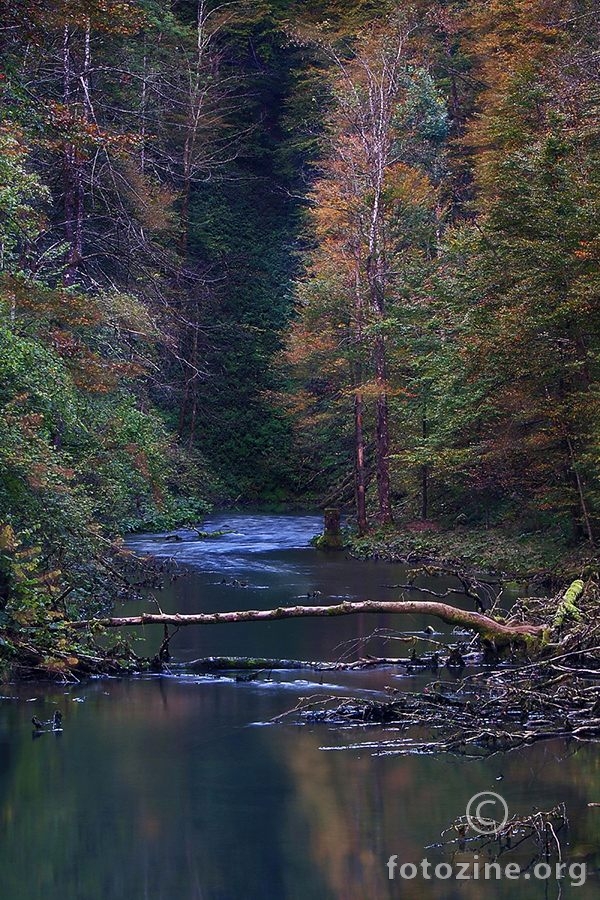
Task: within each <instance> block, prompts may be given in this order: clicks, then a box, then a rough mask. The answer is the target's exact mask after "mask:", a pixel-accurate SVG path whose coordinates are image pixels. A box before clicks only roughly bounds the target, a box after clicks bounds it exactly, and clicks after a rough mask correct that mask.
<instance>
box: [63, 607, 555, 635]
mask: <svg viewBox="0 0 600 900" xmlns="http://www.w3.org/2000/svg"><path fill="white" fill-rule="evenodd" d="M361 613H387V614H393V615H417V616H435V617H436V618H438V619H441V620H442V622H445V623H446V624H447V625H457V626H460V627H462V628H467V629H469V630H471V631H474V632H475V633H477V634H479V636H480V637H482V638H484V639H486V640H488V641H492V642H493V643H494V644H495V645H496V646H506V645H507V644H521V645H523V644H525V645H529V644H530V643H531V642H533V643H535V642H537V641H541V640H542V638H543V636H544V631H545V630H546V629H545V626H543V625H531V624H524V625H509V624H505V623H504V622H498V621H497V620H496V619H492V618H491V617H489V616H486V615H483V614H482V613H477V612H470V611H468V610H463V609H456V608H455V607H454V606H450V605H449V604H447V603H437V602H433V601H431V602H430V601H426V600H423V601H421V600H398V601H393V600H392V601H389V600H361V601H356V602H349V601H345V602H344V603H339V604H336V605H334V606H287V607H286V606H280V607H277V608H276V609H249V610H239V611H235V612H216V613H193V614H182V613H142V614H140V615H137V616H113V617H111V618H104V619H85V620H82V621H75V622H70V623H69V625H70V627H72V628H91V627H102V628H131V627H135V626H139V625H176V626H178V627H182V626H185V625H221V624H225V623H227V622H269V621H273V620H276V619H297V618H307V617H323V618H327V617H332V616H350V615H357V614H361Z"/></svg>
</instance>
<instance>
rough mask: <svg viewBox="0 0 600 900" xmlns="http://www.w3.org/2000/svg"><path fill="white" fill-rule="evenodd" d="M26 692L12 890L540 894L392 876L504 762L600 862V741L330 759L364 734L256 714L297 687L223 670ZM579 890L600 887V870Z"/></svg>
mask: <svg viewBox="0 0 600 900" xmlns="http://www.w3.org/2000/svg"><path fill="white" fill-rule="evenodd" d="M14 696H15V697H16V698H18V699H15V700H5V701H3V703H2V705H1V706H0V712H1V725H2V728H1V742H0V752H1V758H2V761H3V770H2V776H1V779H0V813H1V816H2V823H3V839H2V843H1V846H0V865H1V866H2V872H3V891H2V897H6V898H11V900H34V898H35V900H38V898H40V897H44V898H48V900H58V898H61V900H64V898H73V900H76V898H77V900H79V898H82V900H96V898H98V900H100V898H102V900H105V898H115V900H116V898H131V900H134V898H152V900H159V898H161V900H162V898H165V900H176V898H188V897H190V898H192V897H194V898H196V897H197V898H204V900H225V898H226V900H233V898H243V900H254V898H256V900H258V898H261V900H262V898H265V897H268V898H271V897H273V898H286V900H287V898H294V900H295V898H298V900H300V898H305V900H312V898H315V900H327V898H332V900H333V898H335V900H364V898H374V900H377V898H388V897H399V896H402V897H409V898H413V897H414V898H415V900H416V898H417V897H423V896H426V897H432V898H438V897H439V898H440V900H442V898H444V900H447V898H449V897H454V896H459V895H460V896H462V897H466V898H471V897H473V898H475V897H482V896H486V897H488V896H491V897H498V898H504V897H508V896H509V894H510V896H512V897H514V896H518V897H523V898H530V897H534V898H535V897H540V898H541V897H543V896H544V892H543V888H544V886H543V884H540V885H538V884H531V883H530V884H528V885H526V886H523V885H519V884H518V883H515V882H502V883H501V882H499V883H485V884H484V883H475V882H473V883H471V884H469V883H464V884H462V885H458V886H457V885H451V884H449V883H447V882H439V883H434V882H423V881H421V880H416V881H415V882H405V883H403V884H400V883H399V882H390V881H389V879H388V876H387V868H386V866H385V863H386V861H387V859H388V857H389V856H390V855H391V854H392V853H395V854H398V857H399V859H400V860H401V861H406V862H410V861H414V862H418V861H419V860H421V859H422V858H423V855H424V848H425V847H426V846H427V845H430V844H432V843H435V842H436V841H438V840H439V836H440V833H441V831H442V830H443V829H444V828H445V827H447V826H448V824H449V823H450V822H451V821H452V820H453V819H454V818H455V816H457V815H460V814H461V813H463V812H464V809H465V806H466V803H467V801H468V799H469V797H470V796H471V795H472V794H473V793H475V792H476V791H479V790H485V789H490V788H491V789H494V788H495V789H496V790H497V789H498V783H497V782H496V779H497V777H498V775H499V774H502V775H503V776H504V777H503V780H502V782H501V784H502V788H501V789H502V793H503V794H504V796H505V797H506V799H507V801H508V803H509V805H510V807H511V810H512V811H515V812H518V811H521V812H528V811H530V810H531V808H532V806H538V807H540V808H549V807H550V806H552V805H554V804H555V803H558V802H563V801H564V802H565V803H566V804H567V808H568V812H569V816H570V819H571V824H572V828H571V832H570V848H569V853H570V854H571V855H572V856H573V857H574V858H582V857H586V856H588V855H589V857H590V861H591V862H592V863H594V864H596V863H597V862H598V858H597V857H598V852H597V848H598V846H599V845H598V839H599V837H600V815H599V814H598V811H597V810H595V809H592V808H589V807H588V806H587V803H588V802H589V801H590V800H594V799H598V798H599V797H600V772H599V767H598V754H597V752H596V750H595V749H594V748H583V749H580V750H579V752H577V753H575V752H574V748H568V747H565V746H564V745H556V746H554V745H553V746H550V745H546V746H543V747H542V746H537V747H534V748H531V749H530V750H528V751H527V752H526V753H522V754H519V755H517V754H512V755H509V756H506V757H495V758H493V759H491V760H487V761H478V762H472V761H471V762H468V761H464V760H460V759H456V758H452V757H437V758H432V757H411V758H406V759H399V758H389V757H379V758H377V757H373V756H371V755H370V754H369V753H366V752H365V753H332V752H329V753H326V752H323V751H320V750H319V747H320V746H321V745H322V744H324V743H327V744H332V743H333V742H336V741H338V742H339V741H344V740H347V739H348V733H347V732H346V733H342V734H340V733H336V732H334V731H328V730H326V729H320V728H317V729H312V728H309V727H303V728H297V727H293V726H290V725H283V726H277V727H274V726H270V727H269V726H264V727H257V726H249V725H248V722H249V721H258V720H259V721H262V722H265V721H268V720H269V719H271V718H272V717H273V716H275V715H277V714H279V713H280V712H282V711H283V710H284V709H285V708H286V707H287V706H289V704H290V698H289V697H287V696H283V695H282V694H281V693H275V692H267V691H262V692H261V691H256V690H251V689H250V686H248V687H247V686H245V685H239V684H233V683H230V682H220V681H217V682H209V681H206V680H205V681H203V682H201V681H194V682H192V683H188V682H187V681H185V680H179V679H148V680H138V681H132V682H121V681H108V682H106V681H102V682H100V681H99V682H96V683H93V684H91V685H89V686H87V687H85V688H73V689H70V690H68V691H64V690H62V691H59V690H56V689H52V690H48V691H47V692H44V693H42V692H40V691H39V690H35V691H33V690H31V688H29V690H27V689H23V688H21V689H20V690H19V691H15V692H14ZM34 696H35V697H36V699H35V700H34V701H33V702H25V701H26V700H28V699H29V698H31V697H34ZM78 701H83V702H78ZM55 704H58V705H60V706H61V708H63V709H64V710H65V731H64V734H63V735H52V734H48V735H44V736H43V737H42V738H40V739H38V740H32V738H31V728H30V726H29V720H30V718H31V715H32V714H36V715H40V717H42V716H45V715H46V714H47V713H48V712H49V711H51V710H52V709H53V708H54V705H55ZM372 735H373V733H372V732H369V736H372ZM427 856H428V858H429V859H431V860H432V861H439V860H441V859H448V858H449V857H448V856H447V855H446V856H444V855H443V854H442V853H441V852H440V851H435V850H428V851H427ZM514 858H515V859H517V860H519V856H518V855H517V856H516V857H514ZM572 891H575V889H573V888H569V887H568V886H565V887H564V891H563V896H565V897H568V896H571V892H572ZM576 895H577V896H578V897H584V898H592V897H595V896H597V883H596V882H595V880H592V881H591V882H590V883H589V884H588V885H586V886H584V887H581V888H578V889H577V891H576ZM549 896H555V894H552V893H550V895H549Z"/></svg>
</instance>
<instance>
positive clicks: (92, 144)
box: [48, 101, 142, 158]
mask: <svg viewBox="0 0 600 900" xmlns="http://www.w3.org/2000/svg"><path fill="white" fill-rule="evenodd" d="M48 123H49V125H50V126H51V127H52V129H53V130H54V133H55V134H56V135H57V137H56V138H55V139H54V140H52V139H50V140H49V141H48V143H49V145H50V146H51V147H53V148H54V149H59V150H60V149H61V148H62V143H63V142H64V141H65V140H66V141H68V142H69V144H72V145H73V146H74V147H75V148H76V149H77V150H78V151H80V152H82V153H83V152H85V151H87V152H91V151H93V150H94V149H97V148H99V147H102V148H103V149H105V150H106V151H109V152H111V153H112V154H114V155H115V156H117V157H123V158H127V157H128V156H129V155H130V154H131V153H133V152H134V151H136V150H138V149H139V147H140V146H141V141H142V139H141V137H140V135H139V134H136V133H133V132H119V131H113V130H110V129H107V128H101V127H100V126H99V125H98V124H97V123H96V122H93V121H89V120H88V118H87V117H86V115H85V114H84V110H83V108H82V106H81V104H79V105H77V104H73V103H72V104H70V105H68V106H67V105H66V104H64V103H59V102H58V101H54V102H52V103H49V104H48Z"/></svg>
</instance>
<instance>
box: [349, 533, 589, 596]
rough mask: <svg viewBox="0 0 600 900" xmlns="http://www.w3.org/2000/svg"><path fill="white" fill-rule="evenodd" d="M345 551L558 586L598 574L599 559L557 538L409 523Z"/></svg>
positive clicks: (353, 540)
mask: <svg viewBox="0 0 600 900" xmlns="http://www.w3.org/2000/svg"><path fill="white" fill-rule="evenodd" d="M346 549H347V551H348V552H349V553H350V554H351V555H352V556H353V557H355V558H356V559H365V560H366V559H371V560H373V559H375V560H377V559H379V560H386V561H388V562H399V563H406V564H408V565H411V564H413V565H422V564H427V565H434V566H439V567H440V568H443V569H444V570H447V571H461V572H470V573H473V574H485V575H491V576H494V577H497V578H499V579H503V580H509V581H516V582H524V581H531V580H537V581H543V580H553V581H557V582H560V581H562V580H568V579H569V578H571V577H574V575H575V574H580V573H581V572H582V571H583V570H585V571H589V570H592V569H595V570H597V568H598V562H599V560H598V556H597V554H596V553H595V552H594V551H592V550H590V548H589V547H588V546H586V547H583V548H582V547H577V548H573V547H568V546H567V545H566V544H565V542H564V540H563V539H562V538H561V537H560V536H559V535H553V534H548V533H534V534H511V533H509V532H507V531H505V530H502V529H500V528H490V529H483V528H481V529H477V528H470V529H467V528H463V527H458V528H453V529H443V528H441V527H439V526H437V525H435V524H434V523H428V525H425V526H423V525H421V523H412V524H409V525H406V526H404V527H396V528H393V529H389V528H388V529H377V530H374V531H372V532H370V533H369V534H368V535H365V536H364V537H358V536H356V535H350V536H349V537H348V538H347V543H346Z"/></svg>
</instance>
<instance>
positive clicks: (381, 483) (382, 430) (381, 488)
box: [375, 335, 394, 525]
mask: <svg viewBox="0 0 600 900" xmlns="http://www.w3.org/2000/svg"><path fill="white" fill-rule="evenodd" d="M375 375H376V380H377V384H378V386H379V388H380V393H379V395H378V397H377V411H376V438H377V497H378V500H379V516H378V517H379V522H380V524H381V525H391V524H392V522H393V521H394V519H393V516H392V504H391V500H390V489H391V485H390V461H389V453H390V430H389V413H388V398H387V387H386V382H387V378H386V363H385V342H384V339H383V337H382V336H381V335H377V338H376V340H375Z"/></svg>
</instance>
